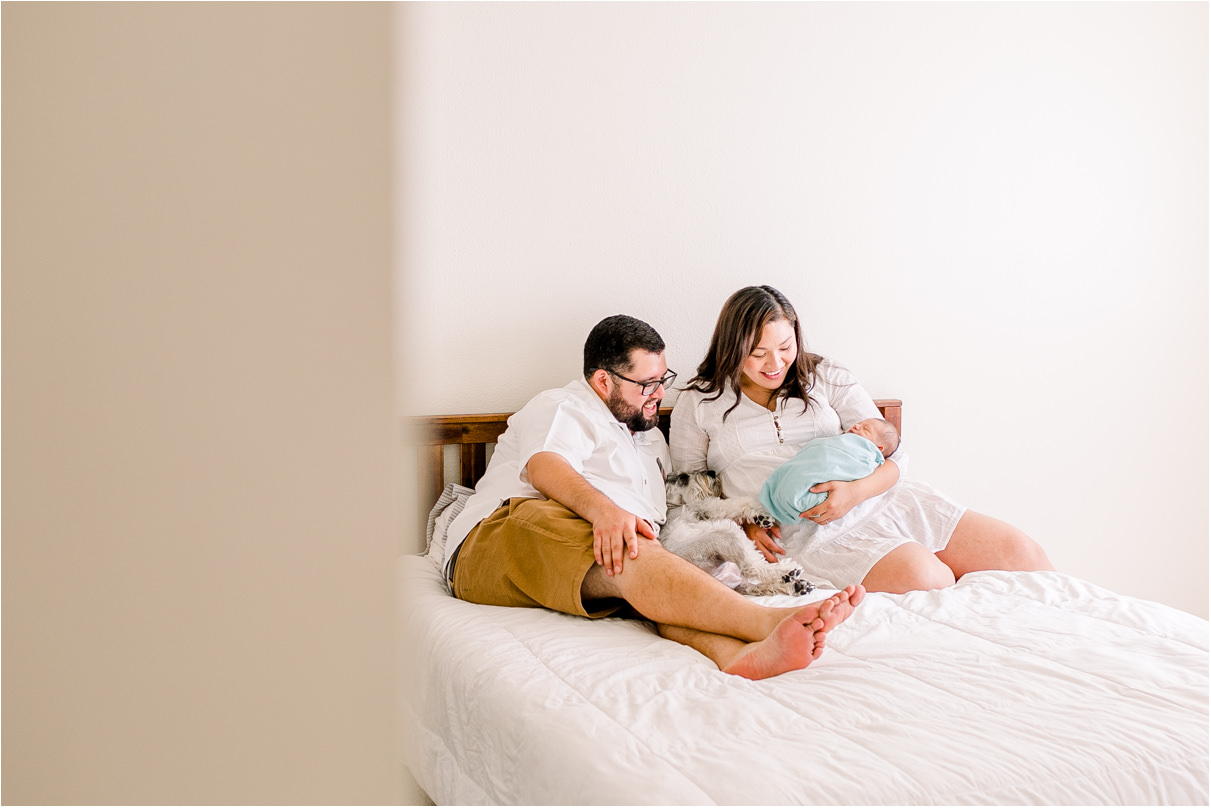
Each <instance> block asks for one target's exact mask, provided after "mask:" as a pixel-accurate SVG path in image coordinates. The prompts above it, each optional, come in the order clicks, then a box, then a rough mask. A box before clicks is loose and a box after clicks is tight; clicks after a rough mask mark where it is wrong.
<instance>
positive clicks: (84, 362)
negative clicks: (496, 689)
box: [3, 3, 404, 805]
mask: <svg viewBox="0 0 1211 808" xmlns="http://www.w3.org/2000/svg"><path fill="white" fill-rule="evenodd" d="M389 16H390V15H389V12H388V10H387V8H386V7H384V6H380V5H376V4H353V3H351V4H325V3H302V4H291V3H280V4H279V3H249V4H243V3H180V4H177V3H5V4H4V5H3V101H4V116H3V126H4V129H3V140H4V171H3V194H4V238H3V251H4V252H3V261H4V293H5V294H4V311H3V329H4V332H3V336H4V471H5V476H4V503H3V504H4V563H3V599H4V602H3V620H4V626H3V637H4V655H3V659H4V706H3V722H4V726H3V732H4V747H3V749H4V753H3V754H4V760H3V769H4V780H3V802H4V803H5V804H11V805H23V804H66V805H89V804H114V805H128V804H136V805H137V804H152V805H176V804H180V805H222V804H236V805H245V804H269V805H301V804H328V805H351V804H388V803H398V802H399V801H400V800H401V799H403V797H404V789H403V781H402V778H401V773H400V768H399V759H398V755H397V753H396V751H395V750H394V741H395V726H394V716H393V709H392V705H393V703H394V698H393V695H392V694H393V688H394V686H395V682H394V678H393V672H392V664H393V660H394V647H393V646H394V635H393V631H392V613H393V608H394V598H393V581H394V561H395V556H396V553H397V549H398V537H397V533H396V529H397V523H396V518H397V515H396V510H395V497H396V491H395V489H394V487H393V464H394V462H395V451H396V444H397V441H398V417H397V413H396V407H395V402H394V398H393V397H394V385H393V376H394V373H395V366H394V362H393V353H392V339H393V337H392V330H393V312H392V306H391V286H392V273H391V221H390V208H389V206H390V154H391V146H390V131H389V125H390V114H389V107H390V98H389V86H390V85H389V78H390V60H389V54H390V31H389V28H390V23H389Z"/></svg>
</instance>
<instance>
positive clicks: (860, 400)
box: [817, 359, 882, 432]
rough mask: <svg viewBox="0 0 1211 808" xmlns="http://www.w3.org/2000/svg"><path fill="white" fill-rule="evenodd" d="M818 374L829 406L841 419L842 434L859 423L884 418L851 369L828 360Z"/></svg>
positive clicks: (821, 366)
mask: <svg viewBox="0 0 1211 808" xmlns="http://www.w3.org/2000/svg"><path fill="white" fill-rule="evenodd" d="M817 373H818V374H819V379H820V382H821V385H822V387H823V388H824V389H823V391H822V392H823V393H824V394H825V396H827V398H828V404H829V406H830V407H832V408H833V409H834V410H836V412H837V415H838V417H840V419H841V431H842V432H845V431H847V430H848V429H849V428H850V427H851V426H853V425H854V424H856V423H858V422H859V421H865V420H866V419H867V418H881V417H882V415H880V413H879V408H878V407H876V406H875V401H874V399H872V398H871V397H870V393H868V392H866V388H864V387H863V386H862V385H861V384H859V383H858V379H857V378H856V377H855V376H854V374H852V373H850V371H849V368H847V367H845V366H844V365H838V364H837V363H836V362H833V361H831V360H827V359H826V360H825V361H824V362H822V363H821V364H820V367H819V368H818V369H817Z"/></svg>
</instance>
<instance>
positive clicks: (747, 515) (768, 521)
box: [660, 470, 816, 595]
mask: <svg viewBox="0 0 1211 808" xmlns="http://www.w3.org/2000/svg"><path fill="white" fill-rule="evenodd" d="M665 494H666V496H667V498H668V505H669V520H668V522H666V523H665V525H664V527H663V528H662V529H661V531H660V542H661V543H662V544H663V545H664V546H665V548H666V549H667V550H669V552H672V553H675V554H676V555H679V556H681V557H682V558H684V559H685V560H686V561H689V562H690V563H691V564H693V565H694V566H696V567H699V568H701V569H704V570H706V571H707V572H709V573H710V574H711V575H713V576H715V577H716V578H718V579H719V580H721V581H723V582H724V583H725V584H727V585H729V586H732V587H733V588H734V589H735V590H736V591H737V592H739V593H740V594H742V595H806V594H807V593H808V592H811V591H812V590H813V589H815V588H816V587H815V585H814V584H813V583H811V582H810V581H808V580H807V578H806V577H805V576H804V573H803V568H802V567H800V566H799V565H798V564H796V563H795V562H794V561H792V560H790V559H783V560H782V561H777V562H774V563H770V562H769V561H766V560H765V557H764V556H762V555H761V553H760V551H758V550H757V548H756V547H755V546H754V545H753V542H752V540H750V539H749V537H748V536H747V535H745V533H744V528H742V527H740V525H739V524H737V521H741V522H752V523H754V524H759V525H761V526H762V527H767V528H768V527H773V525H774V520H773V518H772V517H770V515H769V513H767V512H766V510H765V509H764V508H762V507H761V504H760V503H758V502H757V501H755V500H752V499H748V498H734V499H725V498H724V497H723V486H722V485H721V484H720V482H719V477H718V475H717V474H716V473H715V472H714V471H709V470H708V471H697V472H692V473H687V474H670V475H669V476H668V477H667V478H665ZM674 509H677V510H674ZM737 581H738V583H735V582H737ZM733 584H734V585H733Z"/></svg>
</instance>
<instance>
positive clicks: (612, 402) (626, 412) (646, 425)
mask: <svg viewBox="0 0 1211 808" xmlns="http://www.w3.org/2000/svg"><path fill="white" fill-rule="evenodd" d="M606 406H607V407H609V408H610V413H611V414H612V415H613V416H614V417H615V418H617V419H618V420H619V421H621V422H622V423H624V424H626V426H627V429H629V430H631V431H632V432H647V431H648V430H649V429H655V428H656V426H657V424H659V423H660V411H659V408H657V411H656V412H655V413H654V414H653V415H652V416H651V417H650V418H648V417H646V416H644V414H643V408H642V407H633V406H631V405H630V404H628V403H627V402H625V401H623V399H622V390H621V389H620V388H618V387H615V388H614V390H613V392H611V393H610V397H609V399H608V400H607V401H606Z"/></svg>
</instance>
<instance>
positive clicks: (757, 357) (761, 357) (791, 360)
mask: <svg viewBox="0 0 1211 808" xmlns="http://www.w3.org/2000/svg"><path fill="white" fill-rule="evenodd" d="M798 355H799V346H798V345H797V344H796V342H795V328H794V326H792V325H791V324H790V322H789V321H787V320H774V321H772V322H770V323H767V324H766V326H765V328H763V329H762V330H761V338H760V339H758V340H757V344H756V345H755V346H753V350H752V351H751V352H750V353H749V355H748V357H746V358H745V360H744V363H743V364H741V365H740V370H741V376H740V386H741V388H744V387H749V386H756V387H760V388H761V389H763V390H777V389H778V388H779V387H781V386H782V382H784V381H786V373H787V371H788V370H789V369H790V367H791V366H792V365H793V364H795V358H796V357H797V356H798Z"/></svg>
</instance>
